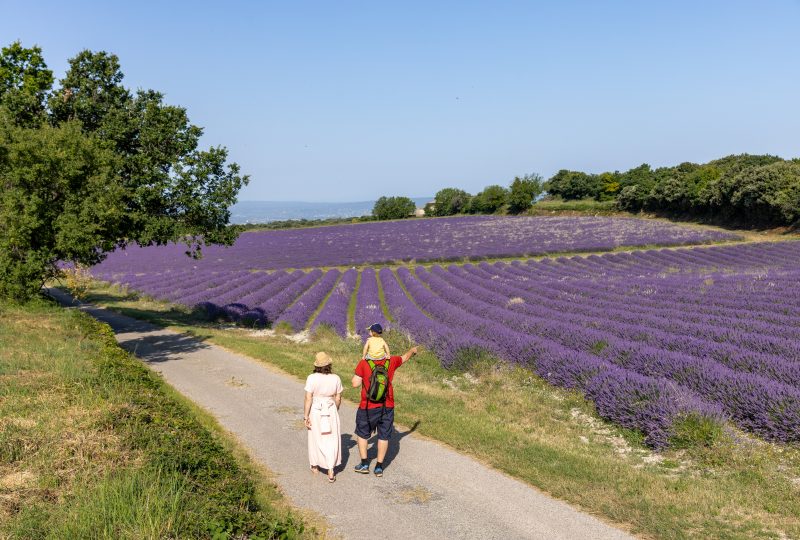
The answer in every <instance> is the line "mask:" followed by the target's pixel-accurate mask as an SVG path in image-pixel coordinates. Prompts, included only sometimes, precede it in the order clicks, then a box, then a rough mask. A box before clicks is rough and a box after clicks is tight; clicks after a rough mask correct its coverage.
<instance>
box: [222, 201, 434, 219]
mask: <svg viewBox="0 0 800 540" xmlns="http://www.w3.org/2000/svg"><path fill="white" fill-rule="evenodd" d="M411 200H412V201H414V203H415V204H416V205H417V207H419V208H421V207H423V206H425V203H426V202H428V201H431V200H433V197H412V198H411ZM373 206H375V201H358V202H339V203H326V202H303V201H241V202H238V203H236V204H235V205H233V207H232V208H231V223H237V224H241V223H268V222H270V221H282V220H286V219H328V218H343V217H359V216H368V215H370V214H372V207H373Z"/></svg>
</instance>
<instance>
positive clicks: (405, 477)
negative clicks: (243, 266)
mask: <svg viewBox="0 0 800 540" xmlns="http://www.w3.org/2000/svg"><path fill="white" fill-rule="evenodd" d="M50 293H51V295H52V296H54V297H55V298H56V299H58V300H59V301H60V302H61V303H62V304H65V305H74V306H79V307H80V309H82V310H83V311H86V312H87V313H89V314H90V315H92V316H93V317H95V318H96V319H98V320H100V321H102V322H105V323H107V324H109V325H110V326H111V328H112V329H113V330H114V332H115V333H116V336H117V341H118V342H119V343H120V345H122V347H123V348H125V349H127V350H129V351H131V352H133V353H134V354H135V355H136V356H138V357H139V358H140V359H141V360H142V361H144V363H146V364H147V365H148V366H149V367H150V368H151V369H153V370H154V371H157V372H159V373H161V374H162V375H163V377H164V379H165V380H166V381H167V382H168V383H169V384H170V385H172V386H173V387H175V388H176V389H177V390H178V391H180V392H181V393H182V394H183V395H185V396H186V397H188V398H189V399H191V400H192V401H194V402H195V403H197V404H198V405H199V406H201V407H203V408H204V409H206V410H207V411H209V412H210V413H211V414H212V415H213V416H214V417H215V418H216V419H217V420H218V422H219V423H220V424H221V425H222V426H223V427H224V428H225V429H227V430H229V431H230V432H232V433H233V434H234V435H236V437H237V438H238V439H239V441H241V443H242V444H244V445H245V446H246V447H247V448H248V449H249V451H250V453H251V455H252V456H253V457H254V459H256V460H258V461H260V462H261V463H263V464H264V465H265V466H266V467H267V468H268V469H270V470H271V471H273V472H274V473H275V478H274V480H275V481H276V482H277V484H278V485H279V486H280V488H281V490H282V491H283V492H284V493H285V494H286V496H287V497H288V498H289V500H290V501H291V503H292V504H294V505H295V506H297V507H302V508H308V509H310V510H312V511H314V512H316V513H318V514H320V515H322V516H324V517H325V518H326V519H327V521H328V523H329V525H330V526H331V531H330V532H332V533H334V534H336V535H341V536H342V537H344V538H347V539H362V538H364V539H367V538H375V537H376V536H378V537H381V538H384V539H389V540H392V539H395V538H397V539H404V540H407V539H412V538H413V539H425V538H432V539H434V538H435V539H443V538H465V539H495V538H496V539H504V540H508V539H515V538H546V539H550V540H555V539H577V538H587V539H588V538H591V539H597V540H599V539H621V538H632V537H631V536H629V535H628V534H627V533H625V532H622V531H620V530H617V529H614V528H612V527H611V526H609V525H607V524H605V523H603V522H601V521H600V520H598V519H597V518H595V517H592V516H590V515H587V514H584V513H582V512H580V511H578V510H576V509H574V508H572V507H570V506H569V505H568V504H566V503H564V502H562V501H558V500H555V499H552V498H550V497H548V496H547V495H544V494H542V493H541V492H539V491H537V490H535V489H534V488H532V487H530V486H529V485H527V484H524V483H523V482H520V481H518V480H515V479H513V478H511V477H509V476H506V475H505V474H503V473H501V472H498V471H496V470H494V469H490V468H488V467H486V466H485V465H483V464H481V463H479V462H477V461H476V460H474V459H472V458H470V457H467V456H464V455H461V454H459V453H457V452H455V451H453V450H451V449H449V448H446V447H444V446H441V445H439V444H436V443H435V442H432V441H429V440H425V439H422V438H419V437H416V436H414V435H413V434H408V433H403V432H400V433H398V432H395V434H394V436H393V437H392V440H391V441H390V450H389V458H390V460H389V459H387V463H388V466H387V468H386V474H385V475H384V477H383V478H376V477H375V476H374V475H371V474H370V475H369V476H367V475H359V474H355V473H353V472H352V468H353V466H354V465H355V464H356V463H357V462H358V460H359V459H358V451H357V449H356V448H355V442H354V440H353V439H352V438H351V435H350V434H352V433H353V429H354V427H355V426H354V424H355V406H354V405H353V404H351V403H347V402H342V407H341V411H340V414H341V418H342V433H343V442H344V448H343V458H342V461H343V465H344V470H343V471H342V472H341V473H340V474H339V475H338V479H337V482H336V483H335V484H332V485H329V484H328V483H327V481H326V479H325V476H324V474H321V475H318V476H316V477H314V476H312V475H311V473H310V472H309V470H308V461H307V447H306V430H305V427H304V426H303V425H302V419H303V411H302V401H303V384H302V383H301V382H300V381H298V380H297V379H295V378H294V377H291V376H289V375H286V374H283V373H280V372H278V371H277V370H273V369H269V368H267V367H265V366H264V365H263V364H262V363H260V362H258V361H257V360H253V359H251V358H248V357H246V356H243V355H239V354H236V353H232V352H230V351H227V350H225V349H222V348H220V347H217V346H215V345H212V344H208V343H203V342H201V341H199V340H197V339H194V338H192V337H189V336H187V335H185V334H180V333H177V332H174V331H171V330H166V329H163V328H160V327H157V326H154V325H152V324H149V323H146V322H143V321H139V320H136V319H132V318H130V317H126V316H123V315H119V314H117V313H114V312H111V311H109V310H105V309H101V308H97V307H94V306H91V305H87V304H79V303H77V302H75V301H73V300H72V298H71V297H70V296H69V295H67V294H65V293H63V292H61V291H59V290H56V289H52V290H50ZM343 382H349V381H343ZM373 455H374V454H373ZM372 463H373V464H374V459H373V460H372ZM366 516H372V518H373V519H375V520H381V521H382V522H383V524H382V525H381V526H380V527H378V529H376V525H375V524H373V523H371V521H372V520H368V519H366Z"/></svg>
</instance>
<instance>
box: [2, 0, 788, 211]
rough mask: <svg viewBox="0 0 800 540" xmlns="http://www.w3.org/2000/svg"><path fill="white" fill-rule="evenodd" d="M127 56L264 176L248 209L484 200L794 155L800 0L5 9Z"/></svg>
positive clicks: (47, 31) (137, 73)
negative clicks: (461, 197)
mask: <svg viewBox="0 0 800 540" xmlns="http://www.w3.org/2000/svg"><path fill="white" fill-rule="evenodd" d="M0 12H2V13H3V16H2V17H0V41H1V42H2V43H3V45H5V44H8V43H10V42H12V41H14V40H16V39H20V40H21V41H22V42H23V44H24V45H27V46H30V45H33V44H38V45H39V46H41V47H42V48H43V49H44V54H45V58H46V59H47V61H48V64H49V65H50V67H51V68H52V69H53V70H54V71H55V73H56V75H57V76H58V77H60V76H61V75H63V73H64V70H65V68H66V65H67V59H68V58H69V57H71V56H73V55H75V54H76V53H77V52H78V51H79V50H81V49H84V48H89V49H92V50H106V51H110V52H113V53H115V54H117V55H118V56H119V57H120V60H121V63H122V69H123V72H124V73H125V75H126V77H125V83H126V84H127V85H128V86H130V87H132V88H138V87H141V88H153V89H156V90H160V91H162V92H164V93H165V94H166V96H167V97H166V99H167V101H168V102H170V103H172V104H177V105H182V106H184V107H186V108H187V109H188V111H189V115H190V118H191V119H192V121H193V122H194V123H196V124H198V125H200V126H203V127H204V128H205V136H204V139H203V142H204V144H205V145H217V144H222V145H224V146H227V147H228V149H229V150H230V155H231V158H232V159H233V160H235V161H237V162H239V164H240V165H241V166H242V168H243V170H244V171H245V172H247V173H249V174H250V175H251V177H252V179H251V184H250V186H248V187H247V188H245V190H243V191H242V193H241V196H240V199H241V200H305V201H332V202H334V201H336V202H338V201H352V200H370V199H374V198H377V197H379V196H381V195H408V196H427V195H432V194H433V193H435V192H436V191H437V190H438V189H440V188H442V187H448V186H456V187H462V188H464V189H466V190H468V191H470V192H473V193H474V192H477V191H479V190H481V189H482V188H483V187H485V186H486V185H489V184H494V183H498V184H508V182H509V181H510V180H511V179H512V178H513V177H514V176H515V175H521V174H525V173H532V172H536V173H539V174H541V175H543V176H545V177H548V176H550V175H552V174H553V173H555V172H556V171H557V170H558V169H561V168H570V169H580V170H588V171H598V172H599V171H603V170H615V169H617V170H625V169H628V168H630V167H633V166H637V165H639V164H641V163H643V162H646V163H650V164H651V165H653V166H662V165H673V164H676V163H679V162H681V161H695V162H704V161H708V160H710V159H714V158H717V157H721V156H723V155H727V154H732V153H742V152H748V153H771V154H777V155H780V156H783V157H797V156H800V144H799V143H800V131H798V127H799V126H800V106H798V101H800V98H799V97H800V69H798V58H800V32H799V31H798V28H800V1H798V0H783V1H780V0H774V1H773V0H764V1H762V2H753V1H749V2H739V1H694V2H683V1H675V2H649V1H637V2H634V1H631V2H621V1H613V0H612V1H606V2H596V1H564V2H501V1H498V2H411V1H409V2H393V3H388V2H378V1H372V2H347V1H342V2H339V1H337V2H331V1H327V2H303V1H295V2H236V1H230V2H226V3H222V2H214V3H204V2H125V3H122V2H113V3H112V2H102V3H101V2H96V3H91V2H81V1H70V2H50V1H37V2H28V3H26V4H25V5H24V4H23V3H22V2H5V1H3V2H2V3H0Z"/></svg>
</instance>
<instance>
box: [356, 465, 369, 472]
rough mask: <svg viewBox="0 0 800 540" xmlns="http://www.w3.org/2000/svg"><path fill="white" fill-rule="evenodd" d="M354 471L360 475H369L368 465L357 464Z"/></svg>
mask: <svg viewBox="0 0 800 540" xmlns="http://www.w3.org/2000/svg"><path fill="white" fill-rule="evenodd" d="M355 471H356V472H357V473H361V474H369V464H368V463H359V464H358V465H356V468H355Z"/></svg>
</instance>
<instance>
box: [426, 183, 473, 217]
mask: <svg viewBox="0 0 800 540" xmlns="http://www.w3.org/2000/svg"><path fill="white" fill-rule="evenodd" d="M470 199H472V196H471V195H470V194H469V193H467V192H466V191H464V190H463V189H458V188H444V189H440V190H439V191H438V192H437V193H436V196H435V197H434V207H433V215H434V216H453V215H455V214H463V213H465V212H466V211H467V210H468V209H469V205H470Z"/></svg>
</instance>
